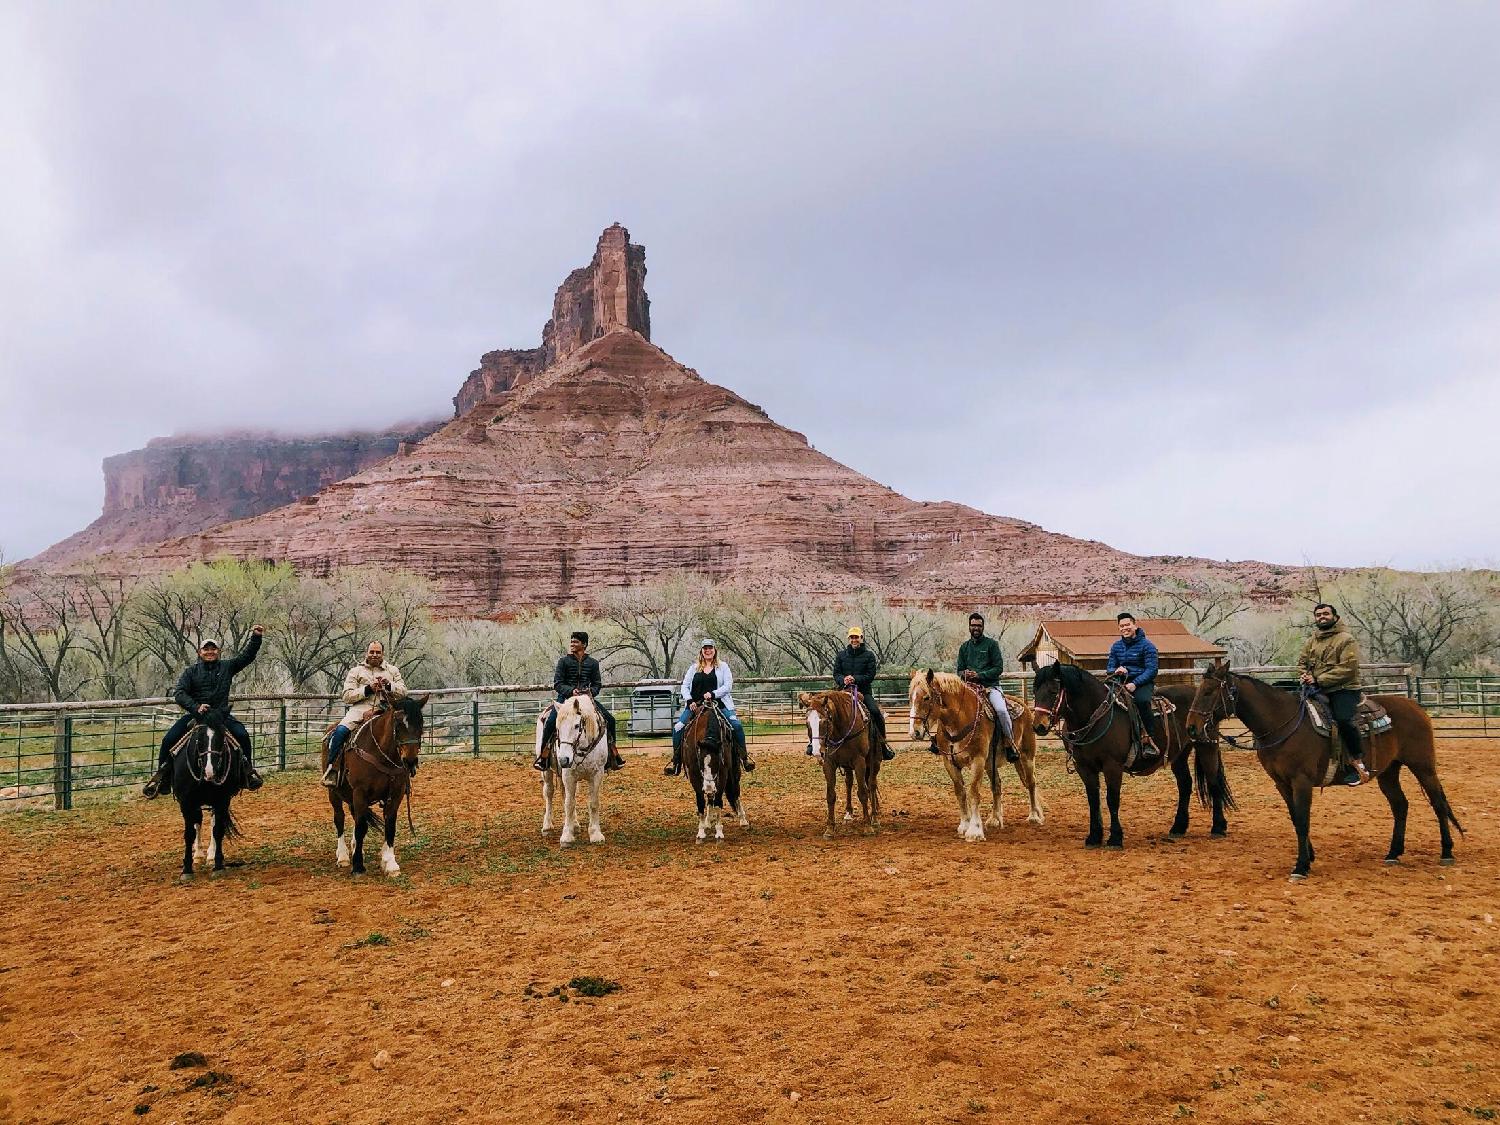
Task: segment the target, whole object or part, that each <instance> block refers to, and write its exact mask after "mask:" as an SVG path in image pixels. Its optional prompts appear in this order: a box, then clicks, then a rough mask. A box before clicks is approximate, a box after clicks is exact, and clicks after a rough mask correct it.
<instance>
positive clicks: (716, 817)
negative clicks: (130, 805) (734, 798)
mask: <svg viewBox="0 0 1500 1125" xmlns="http://www.w3.org/2000/svg"><path fill="white" fill-rule="evenodd" d="M730 753H733V750H731V751H730ZM718 789H719V791H718V792H717V793H715V794H714V803H713V812H712V814H711V815H712V816H713V821H714V839H715V840H722V839H723V838H724V787H723V786H722V785H720V786H719V787H718Z"/></svg>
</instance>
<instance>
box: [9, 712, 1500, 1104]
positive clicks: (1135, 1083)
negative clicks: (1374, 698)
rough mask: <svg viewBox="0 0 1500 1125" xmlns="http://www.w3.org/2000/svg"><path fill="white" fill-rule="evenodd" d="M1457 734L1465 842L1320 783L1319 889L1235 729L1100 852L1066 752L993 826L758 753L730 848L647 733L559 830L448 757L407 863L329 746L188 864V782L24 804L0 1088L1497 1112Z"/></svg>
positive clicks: (905, 773)
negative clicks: (969, 828)
mask: <svg viewBox="0 0 1500 1125" xmlns="http://www.w3.org/2000/svg"><path fill="white" fill-rule="evenodd" d="M1440 752H1441V763H1442V766H1443V772H1444V779H1445V783H1446V785H1447V787H1448V793H1449V796H1450V798H1451V799H1452V801H1453V804H1454V807H1455V809H1456V811H1457V813H1458V816H1459V818H1460V819H1461V820H1463V821H1464V823H1465V826H1466V827H1467V828H1468V830H1469V832H1468V836H1467V838H1466V839H1465V838H1461V839H1460V840H1459V842H1458V847H1457V856H1458V865H1457V866H1456V867H1449V868H1442V867H1439V866H1438V865H1437V862H1436V861H1437V831H1436V826H1435V823H1434V820H1433V817H1432V815H1431V813H1430V810H1429V809H1428V808H1427V806H1426V803H1425V801H1424V800H1423V799H1422V798H1421V796H1420V794H1419V793H1416V787H1415V785H1414V784H1413V783H1412V782H1411V781H1410V780H1409V778H1408V781H1407V789H1408V792H1409V793H1411V794H1413V804H1412V817H1411V828H1410V831H1409V837H1408V845H1409V850H1408V855H1407V859H1406V862H1405V864H1404V865H1403V866H1400V867H1392V868H1387V867H1385V866H1383V865H1382V863H1381V857H1382V856H1383V855H1384V853H1385V848H1386V843H1387V840H1388V834H1389V817H1388V814H1387V812H1386V808H1385V802H1384V801H1383V799H1382V798H1381V796H1380V794H1379V793H1378V791H1376V790H1375V789H1374V787H1373V786H1371V787H1367V788H1364V789H1361V790H1358V791H1347V790H1341V791H1328V792H1325V793H1323V794H1321V795H1320V796H1319V797H1318V798H1317V800H1316V803H1315V805H1314V813H1313V817H1314V819H1313V825H1314V837H1313V839H1314V843H1315V845H1316V847H1317V849H1318V861H1317V863H1316V864H1315V865H1314V868H1313V876H1312V878H1311V879H1309V880H1308V881H1307V882H1306V883H1303V884H1300V885H1291V884H1288V882H1287V881H1286V875H1287V872H1288V871H1289V869H1290V867H1291V864H1292V861H1293V858H1294V845H1295V841H1294V839H1293V836H1292V833H1291V827H1290V825H1289V823H1288V821H1287V817H1286V814H1285V812H1284V811H1283V808H1282V806H1281V804H1280V802H1279V800H1278V799H1277V798H1276V796H1275V793H1274V790H1273V789H1272V787H1271V784H1270V782H1269V780H1268V779H1267V778H1266V777H1265V776H1264V774H1263V773H1262V772H1261V771H1260V768H1259V767H1258V766H1257V765H1256V763H1255V761H1254V760H1253V758H1250V757H1248V756H1246V755H1242V754H1233V755H1231V760H1230V778H1231V783H1232V785H1233V787H1234V790H1235V793H1236V795H1237V797H1238V798H1239V802H1240V810H1239V811H1238V812H1236V813H1233V814H1231V833H1230V836H1229V837H1228V839H1225V840H1210V839H1209V838H1208V836H1207V834H1206V833H1207V816H1206V814H1204V813H1202V812H1200V811H1199V810H1198V809H1197V808H1196V806H1195V808H1194V825H1193V830H1192V833H1191V834H1190V835H1189V837H1188V838H1187V839H1186V840H1185V841H1181V842H1176V843H1171V842H1167V841H1166V840H1164V839H1163V836H1162V833H1163V831H1164V829H1165V828H1166V826H1167V824H1168V823H1169V821H1170V816H1171V799H1172V797H1171V788H1170V781H1169V779H1163V778H1159V777H1158V778H1151V779H1148V780H1146V781H1144V782H1140V781H1133V782H1127V784H1126V792H1125V800H1124V809H1123V815H1124V821H1125V827H1126V847H1125V850H1123V851H1118V852H1094V851H1088V852H1086V851H1084V850H1083V849H1082V848H1081V847H1080V844H1081V841H1082V837H1083V834H1084V830H1085V806H1084V802H1083V795H1082V787H1081V786H1080V785H1079V784H1078V781H1077V779H1076V778H1073V777H1068V776H1065V775H1064V774H1063V772H1062V768H1061V764H1060V760H1059V759H1058V758H1057V756H1056V755H1047V756H1046V763H1045V765H1044V767H1043V769H1042V777H1043V784H1044V787H1045V788H1044V797H1045V801H1046V805H1047V810H1048V819H1047V823H1046V824H1045V825H1044V826H1042V827H1040V828H1036V827H1033V826H1031V825H1028V824H1027V823H1026V822H1025V820H1024V815H1023V814H1024V805H1023V804H1022V803H1021V802H1020V800H1019V799H1018V798H1016V797H1015V796H1014V791H1012V795H1011V799H1010V800H1009V801H1008V802H1007V804H1008V820H1007V826H1006V827H1005V828H1004V829H1003V830H1001V831H999V832H997V833H992V834H991V838H990V839H989V840H988V841H986V842H984V843H978V844H964V843H963V842H961V841H960V840H959V839H958V838H957V837H956V835H955V834H954V826H955V824H956V822H957V813H956V810H955V809H954V807H953V806H952V794H951V790H950V789H949V787H948V783H947V780H946V778H945V777H944V776H943V775H942V773H941V771H940V769H939V766H938V763H937V762H936V761H935V760H933V759H932V758H930V757H929V756H927V755H926V754H922V753H919V752H913V753H908V754H903V755H902V756H901V757H900V758H899V759H898V760H897V761H896V762H895V763H893V764H892V766H891V768H889V769H888V771H887V772H886V774H885V775H884V776H883V781H884V782H885V784H884V786H883V791H884V795H885V806H886V810H887V823H888V825H889V827H888V828H887V829H886V830H885V831H883V832H882V833H881V834H880V835H878V836H876V837H873V838H867V837H864V836H861V835H859V834H858V833H857V832H852V831H851V832H849V833H848V834H847V835H844V836H842V837H841V838H839V839H836V840H832V841H825V840H823V839H822V838H821V837H820V831H821V812H820V807H819V806H820V804H821V800H822V795H821V779H820V777H819V776H818V775H817V774H816V772H815V769H814V767H813V766H812V765H811V764H810V763H808V762H807V761H806V760H805V759H802V758H800V757H794V756H772V757H767V758H766V759H765V760H764V761H763V762H762V763H761V768H760V770H758V771H757V772H756V773H755V774H754V776H753V777H751V778H750V779H749V781H748V786H747V797H746V809H747V812H748V813H749V815H750V818H751V822H752V825H753V827H752V828H751V829H750V830H749V831H748V832H746V831H744V830H741V829H739V828H737V827H734V826H732V825H731V826H730V827H729V828H728V829H727V831H728V835H729V838H728V839H727V840H725V841H724V842H723V843H721V844H717V845H715V844H713V843H708V844H703V845H695V844H694V843H693V841H692V835H693V827H694V817H693V814H692V812H691V795H690V791H689V787H688V785H687V783H686V782H685V781H683V780H681V779H675V780H670V779H664V778H662V777H661V776H660V771H659V770H658V769H657V765H658V762H659V759H656V760H653V759H651V758H649V757H643V756H637V757H636V758H635V760H634V761H633V762H632V767H631V768H630V769H628V770H627V771H626V772H625V773H624V774H621V775H615V776H616V777H618V778H620V780H619V782H618V783H617V784H616V783H612V785H611V788H610V790H609V792H608V794H607V796H606V819H605V832H606V833H607V835H608V836H609V840H608V842H607V843H605V844H603V845H597V846H592V847H590V846H588V845H587V844H580V845H578V846H576V847H575V848H573V849H572V850H571V851H569V852H566V853H559V851H558V849H557V845H556V841H555V837H554V838H553V840H551V841H543V840H542V838H541V836H540V834H539V833H538V831H537V826H538V825H539V823H540V814H539V796H538V792H537V790H538V786H537V781H536V775H535V774H534V773H532V771H530V770H529V769H526V768H524V767H522V766H519V765H516V764H504V765H501V764H496V763H493V762H477V763H476V762H451V763H430V764H429V768H428V769H426V770H424V771H423V772H422V773H421V774H420V775H419V777H418V778H417V786H416V802H417V803H416V819H417V827H418V829H419V834H418V838H417V839H416V840H415V841H411V840H408V839H407V837H406V824H405V818H404V817H403V819H402V825H401V834H400V837H399V838H398V843H397V851H398V855H399V858H400V861H401V866H402V868H403V875H402V876H401V877H400V878H399V879H397V880H394V881H393V880H388V879H386V878H385V877H383V876H381V875H379V874H378V873H376V874H371V875H368V876H366V877H365V878H364V879H363V880H354V879H352V878H351V877H350V876H349V875H348V874H347V873H345V872H341V871H338V870H336V869H335V868H334V865H333V846H332V838H331V829H330V827H329V819H328V808H327V803H326V801H325V800H324V798H323V796H322V792H321V790H319V789H318V788H317V786H316V783H315V782H314V781H313V780H312V778H311V775H308V774H297V775H291V776H289V777H284V778H273V779H272V780H271V782H270V783H268V785H267V787H266V788H265V789H264V790H262V792H261V793H259V794H257V795H254V796H249V797H246V798H243V799H242V800H241V801H240V802H239V803H238V811H239V814H240V818H241V822H242V825H243V828H244V832H245V837H244V839H243V840H241V841H236V842H234V843H232V844H231V845H230V847H229V848H228V854H229V856H230V858H231V860H242V861H243V866H239V867H236V868H234V869H231V870H228V871H226V872H224V873H222V874H220V875H218V876H210V875H206V874H204V875H199V877H198V878H197V880H196V881H195V882H194V883H193V884H191V885H186V886H183V885H179V883H178V881H177V864H178V862H179V860H178V857H179V854H180V846H181V845H180V820H179V818H178V816H177V812H176V807H175V805H173V804H171V803H169V802H166V801H157V802H155V803H153V804H147V803H144V802H140V801H130V802H127V803H124V804H121V805H116V806H110V807H100V808H93V809H89V810H85V811H82V812H76V813H68V814H35V813H16V814H13V815H10V816H4V817H0V849H3V855H4V856H5V860H4V864H3V869H0V903H3V906H4V914H3V919H0V1123H4V1125H9V1123H10V1122H12V1121H18V1122H51V1121H90V1122H93V1121H125V1120H141V1119H144V1120H146V1121H148V1122H152V1121H156V1122H173V1121H178V1122H198V1121H235V1122H249V1121H256V1122H259V1121H317V1122H383V1121H390V1122H449V1121H457V1120H469V1121H492V1120H528V1121H543V1122H564V1121H572V1120H575V1119H577V1118H580V1117H587V1118H589V1119H592V1120H611V1119H612V1120H616V1121H635V1120H651V1121H681V1122H692V1121H707V1120H711V1119H718V1120H731V1121H733V1120H745V1121H776V1122H781V1121H787V1122H803V1121H808V1122H820V1121H827V1122H835V1121H847V1120H873V1121H905V1120H914V1119H941V1120H947V1121H969V1120H973V1121H986V1120H991V1121H1001V1120H1029V1121H1090V1122H1118V1121H1123V1122H1135V1121H1161V1120H1166V1119H1172V1120H1178V1119H1184V1118H1191V1119H1195V1120H1198V1121H1225V1122H1230V1121H1233V1122H1241V1121H1264V1122H1286V1121H1313V1120H1317V1121H1337V1122H1344V1121H1362V1120H1367V1121H1371V1122H1396V1121H1402V1122H1413V1121H1420V1122H1438V1121H1464V1122H1468V1121H1474V1120H1477V1119H1481V1120H1488V1119H1492V1118H1494V1116H1495V1112H1496V1109H1497V1107H1500V1064H1497V1061H1496V1045H1497V1038H1496V1036H1497V1032H1500V1003H1497V992H1500V985H1497V975H1500V961H1497V941H1496V938H1497V933H1500V931H1497V929H1496V925H1495V915H1496V914H1500V902H1497V893H1496V892H1497V886H1500V884H1497V878H1496V877H1497V874H1500V850H1497V847H1496V843H1495V827H1496V826H1497V823H1500V820H1497V817H1500V812H1497V811H1496V805H1495V799H1494V794H1495V793H1496V789H1497V783H1500V750H1497V748H1496V747H1495V745H1494V744H1493V743H1490V744H1482V743H1477V742H1476V743H1469V744H1461V743H1445V744H1443V746H1442V747H1441V751H1440ZM471 791H477V792H479V793H482V794H483V797H482V800H481V802H480V806H479V807H468V806H467V805H466V803H465V802H466V800H467V798H466V796H465V794H466V793H468V792H471ZM377 850H378V849H377V848H376V847H375V845H374V844H373V843H372V844H370V845H368V851H367V855H368V856H369V858H370V860H371V862H372V865H373V867H374V870H375V871H377V872H378V857H377ZM582 976H598V977H603V978H608V979H610V980H613V981H617V982H618V983H619V985H620V988H619V990H618V991H617V992H614V993H612V994H610V995H606V996H603V997H601V998H597V999H591V998H587V997H584V996H581V995H579V994H578V993H577V992H576V990H574V989H570V988H568V987H567V985H568V982H569V981H571V980H573V979H574V978H577V977H582ZM559 989H561V994H559ZM184 1051H199V1052H202V1054H203V1055H204V1056H206V1060H207V1062H206V1066H198V1067H188V1068H185V1069H176V1070H174V1069H170V1066H169V1064H170V1062H171V1060H172V1059H173V1057H174V1056H175V1055H177V1054H178V1053H179V1052H184Z"/></svg>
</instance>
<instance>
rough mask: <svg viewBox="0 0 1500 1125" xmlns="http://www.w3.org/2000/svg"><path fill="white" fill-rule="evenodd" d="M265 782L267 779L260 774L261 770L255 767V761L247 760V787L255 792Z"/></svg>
mask: <svg viewBox="0 0 1500 1125" xmlns="http://www.w3.org/2000/svg"><path fill="white" fill-rule="evenodd" d="M265 783H266V779H265V778H263V777H261V776H260V771H259V770H257V769H256V768H255V763H254V762H251V761H248V760H247V761H246V762H245V788H246V789H247V790H249V791H250V792H251V793H254V792H255V791H256V790H257V789H259V788H260V787H261V786H262V785H264V784H265Z"/></svg>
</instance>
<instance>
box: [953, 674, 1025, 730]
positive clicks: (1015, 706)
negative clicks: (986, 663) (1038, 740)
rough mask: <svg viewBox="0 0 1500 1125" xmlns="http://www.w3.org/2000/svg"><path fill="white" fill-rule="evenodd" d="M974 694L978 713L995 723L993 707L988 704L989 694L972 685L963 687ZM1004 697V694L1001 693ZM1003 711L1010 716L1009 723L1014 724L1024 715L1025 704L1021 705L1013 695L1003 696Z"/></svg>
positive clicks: (991, 704)
mask: <svg viewBox="0 0 1500 1125" xmlns="http://www.w3.org/2000/svg"><path fill="white" fill-rule="evenodd" d="M965 686H967V687H968V689H969V690H970V691H972V692H973V693H974V698H975V699H977V700H979V713H980V714H981V715H983V716H984V717H985V718H986V719H989V720H990V721H991V722H994V721H995V705H994V704H993V703H991V702H990V693H989V692H988V691H986V690H984V689H983V688H978V687H975V686H974V685H973V684H967V685H965ZM1001 694H1003V695H1005V693H1003V692H1002V693H1001ZM1005 710H1006V711H1007V712H1008V713H1009V714H1010V719H1011V722H1012V723H1014V722H1015V721H1016V720H1017V719H1019V718H1020V717H1021V716H1022V715H1024V714H1026V710H1027V708H1026V704H1024V703H1022V702H1021V701H1020V700H1019V699H1017V698H1016V697H1015V696H1013V695H1005Z"/></svg>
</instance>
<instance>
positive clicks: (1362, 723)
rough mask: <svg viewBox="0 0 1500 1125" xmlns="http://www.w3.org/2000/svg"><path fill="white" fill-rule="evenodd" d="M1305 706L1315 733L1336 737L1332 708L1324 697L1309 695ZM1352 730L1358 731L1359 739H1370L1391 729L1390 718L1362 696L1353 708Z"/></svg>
mask: <svg viewBox="0 0 1500 1125" xmlns="http://www.w3.org/2000/svg"><path fill="white" fill-rule="evenodd" d="M1305 706H1306V707H1307V718H1308V721H1309V722H1311V723H1312V725H1313V729H1314V730H1315V731H1317V732H1318V733H1319V734H1321V735H1322V736H1323V737H1324V738H1337V737H1338V730H1339V728H1338V724H1337V723H1335V722H1334V721H1333V708H1332V707H1330V706H1329V704H1328V697H1327V696H1326V695H1324V694H1323V693H1322V692H1317V693H1315V694H1313V695H1309V696H1308V697H1307V700H1306V702H1305ZM1354 729H1355V730H1357V731H1359V736H1360V738H1372V737H1374V736H1375V735H1377V734H1384V733H1385V732H1386V731H1388V730H1390V729H1391V717H1390V715H1388V714H1386V710H1385V708H1384V707H1382V706H1381V705H1380V704H1378V703H1376V702H1375V701H1374V700H1373V699H1371V698H1370V697H1369V696H1368V695H1362V696H1360V700H1359V703H1358V705H1356V706H1355V708H1354Z"/></svg>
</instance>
